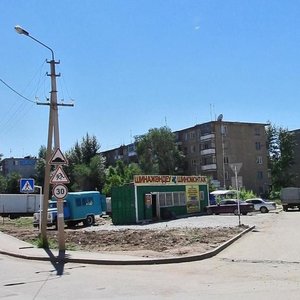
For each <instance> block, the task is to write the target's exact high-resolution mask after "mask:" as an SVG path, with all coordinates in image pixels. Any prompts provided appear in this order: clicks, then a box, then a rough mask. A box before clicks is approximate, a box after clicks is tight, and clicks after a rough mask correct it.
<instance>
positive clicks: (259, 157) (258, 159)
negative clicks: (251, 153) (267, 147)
mask: <svg viewBox="0 0 300 300" xmlns="http://www.w3.org/2000/svg"><path fill="white" fill-rule="evenodd" d="M256 163H257V164H259V165H262V163H263V159H262V157H261V156H257V157H256Z"/></svg>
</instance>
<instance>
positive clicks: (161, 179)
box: [133, 175, 207, 185]
mask: <svg viewBox="0 0 300 300" xmlns="http://www.w3.org/2000/svg"><path fill="white" fill-rule="evenodd" d="M133 180H134V184H135V185H186V184H189V185H191V184H195V185H199V184H207V177H206V176H175V175H135V176H134V179H133Z"/></svg>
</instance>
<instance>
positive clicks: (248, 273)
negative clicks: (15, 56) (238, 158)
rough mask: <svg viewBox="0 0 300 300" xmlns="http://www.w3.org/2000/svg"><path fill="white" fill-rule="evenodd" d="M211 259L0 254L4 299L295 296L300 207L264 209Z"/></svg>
mask: <svg viewBox="0 0 300 300" xmlns="http://www.w3.org/2000/svg"><path fill="white" fill-rule="evenodd" d="M261 220H263V221H262V222H260V224H259V225H258V226H257V228H256V230H255V231H254V232H251V233H249V234H247V235H246V236H244V237H242V238H241V239H240V240H238V241H237V242H236V243H234V244H233V245H231V246H230V247H229V248H227V249H226V250H225V251H223V252H221V253H220V254H219V255H217V256H216V257H214V258H212V259H208V260H204V261H199V262H191V263H181V264H174V265H152V266H94V265H83V264H66V265H65V266H64V272H63V275H62V276H58V275H57V272H58V271H57V268H58V266H53V265H51V263H46V262H30V261H24V260H19V259H13V258H10V257H5V256H0V265H1V268H0V282H1V285H0V298H3V299H52V300H53V299H55V298H58V297H60V298H61V299H83V298H84V299H100V298H101V299H218V300H219V299H222V300H223V299H255V300H256V299H272V300H276V299H285V300H289V299H299V296H300V240H299V238H298V237H299V234H298V229H299V228H300V213H298V212H287V213H285V212H283V213H280V214H268V215H264V216H263V217H262V219H261Z"/></svg>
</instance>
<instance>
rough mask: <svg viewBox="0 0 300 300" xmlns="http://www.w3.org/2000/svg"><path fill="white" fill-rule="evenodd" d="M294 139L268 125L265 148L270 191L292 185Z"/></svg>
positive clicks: (289, 134)
mask: <svg viewBox="0 0 300 300" xmlns="http://www.w3.org/2000/svg"><path fill="white" fill-rule="evenodd" d="M295 143H296V142H295V137H294V135H293V134H292V133H291V132H289V131H288V129H285V128H282V127H276V126H275V125H274V124H270V125H269V126H268V128H267V147H268V150H269V169H270V171H271V181H272V190H273V191H274V192H277V191H279V190H280V189H281V188H282V187H287V186H292V185H293V184H294V182H293V179H294V177H295V175H294V174H292V173H291V166H292V165H293V164H294V149H295Z"/></svg>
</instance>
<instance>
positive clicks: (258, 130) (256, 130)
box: [254, 127, 260, 135]
mask: <svg viewBox="0 0 300 300" xmlns="http://www.w3.org/2000/svg"><path fill="white" fill-rule="evenodd" d="M254 131H255V135H260V128H258V127H256V128H255V129H254Z"/></svg>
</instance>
